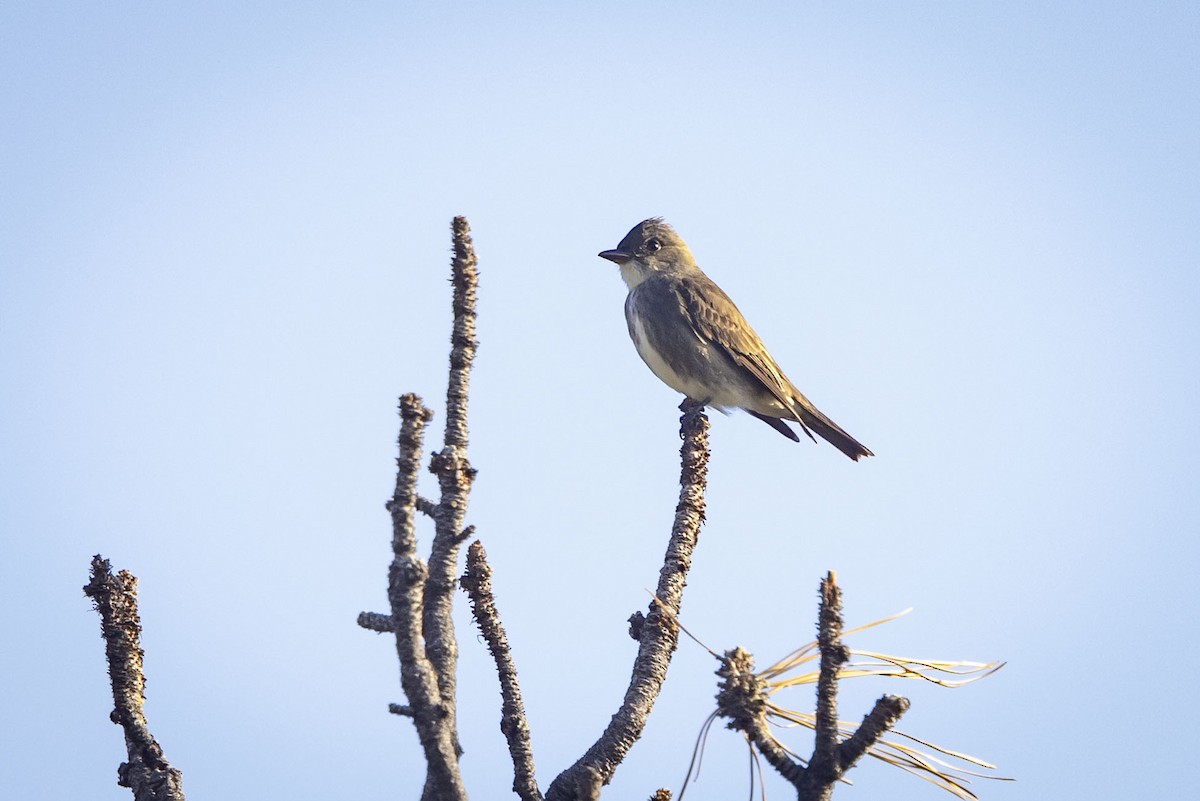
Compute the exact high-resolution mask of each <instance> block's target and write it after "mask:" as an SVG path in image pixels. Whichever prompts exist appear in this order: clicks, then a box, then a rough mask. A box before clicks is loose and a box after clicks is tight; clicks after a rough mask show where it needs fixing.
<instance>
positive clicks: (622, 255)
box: [597, 217, 699, 289]
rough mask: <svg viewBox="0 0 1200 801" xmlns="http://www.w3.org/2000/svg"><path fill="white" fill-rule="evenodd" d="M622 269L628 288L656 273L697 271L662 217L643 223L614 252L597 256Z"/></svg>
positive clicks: (605, 251)
mask: <svg viewBox="0 0 1200 801" xmlns="http://www.w3.org/2000/svg"><path fill="white" fill-rule="evenodd" d="M597 255H599V256H600V258H602V259H608V260H609V261H611V262H614V263H616V264H617V265H618V266H619V267H620V268H621V277H622V278H623V279H625V283H626V284H627V285H628V286H629V288H630V289H634V288H635V287H636V286H637V285H638V284H640V283H642V282H643V281H645V280H646V279H647V278H649V277H650V276H652V275H655V274H656V273H663V274H668V275H669V274H672V273H686V272H690V271H693V270H697V269H699V268H698V267H696V260H695V259H694V258H692V252H691V251H690V250H688V246H687V243H686V242H684V241H683V239H681V238H680V236H679V234H677V233H675V229H674V228H672V227H671V226H669V225H667V224H666V223H665V222H663V220H662V218H661V217H652V218H651V219H649V220H642V221H641V222H640V223H638V224H637V225H635V226H633V229H632V230H631V231H630V232H629V233H627V234H626V235H625V238H624V239H622V240H621V244H619V245H617V246H616V248H614V249H613V250H603V251H601V252H600V253H599V254H597Z"/></svg>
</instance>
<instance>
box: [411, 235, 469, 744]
mask: <svg viewBox="0 0 1200 801" xmlns="http://www.w3.org/2000/svg"><path fill="white" fill-rule="evenodd" d="M451 228H452V231H453V240H454V258H453V259H452V261H451V265H450V271H451V278H450V280H451V283H452V284H453V286H454V298H453V301H452V305H453V311H454V327H453V330H452V333H451V336H450V377H449V381H448V383H447V387H446V432H445V437H444V447H443V448H442V450H441V451H439V452H437V453H435V454H434V457H433V460H432V462H431V464H430V470H431V471H432V472H433V473H434V474H436V475H437V478H438V485H439V487H440V488H441V498H440V500H439V501H438V503H437V506H436V507H435V508H434V509H433V510H432V517H433V520H434V536H433V545H432V547H431V548H430V552H429V575H428V578H427V579H426V581H425V598H424V613H423V620H422V626H423V628H422V630H423V632H424V635H425V647H426V650H427V652H428V654H429V660H430V662H431V663H432V664H433V668H434V670H435V672H436V674H437V681H438V690H439V692H440V693H441V696H442V699H443V701H444V702H445V703H444V707H443V714H445V715H446V717H447V724H448V726H449V729H450V730H451V731H455V732H456V731H457V728H456V725H455V705H454V694H455V684H456V671H457V665H458V643H457V641H456V640H455V637H454V620H453V617H452V615H451V609H452V607H453V603H454V591H455V587H456V584H457V581H456V579H457V578H458V548H459V545H461V544H462V542H463V539H464V537H463V533H462V532H463V517H464V515H465V514H466V511H467V496H468V494H469V493H470V490H471V482H472V481H473V480H474V478H475V470H474V469H473V468H472V467H471V465H470V463H469V462H468V461H467V396H468V391H469V387H470V377H471V363H472V361H473V360H474V358H475V350H476V348H477V347H478V343H477V342H476V341H475V296H476V291H477V288H478V283H479V274H478V271H477V269H476V260H475V248H474V245H472V243H471V229H470V226H469V225H467V220H466V218H465V217H455V218H454V221H453V223H452V225H451ZM455 749H456V750H457V751H458V753H460V754H461V753H462V748H461V747H460V746H459V745H458V741H457V734H456V735H455Z"/></svg>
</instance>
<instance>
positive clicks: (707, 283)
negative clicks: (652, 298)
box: [675, 276, 792, 409]
mask: <svg viewBox="0 0 1200 801" xmlns="http://www.w3.org/2000/svg"><path fill="white" fill-rule="evenodd" d="M675 291H676V293H677V295H678V296H679V301H680V306H681V307H682V308H683V310H684V311H685V312H686V314H687V315H688V318H689V320H690V322H691V324H692V329H693V330H694V331H695V332H696V335H697V336H699V337H700V339H702V340H704V341H706V342H712V343H714V344H715V345H717V346H718V347H720V348H721V349H722V350H724V351H725V352H726V353H728V354H729V356H730V358H731V359H733V362H734V364H736V365H737V366H739V367H741V368H742V369H744V370H746V371H747V372H748V373H750V375H752V376H754V377H755V378H756V379H758V380H759V382H760V383H762V385H763V387H764V388H766V389H767V390H768V391H770V393H771V394H772V395H774V396H775V398H776V399H777V400H778V401H779V402H780V403H781V404H782V405H783V408H785V409H791V408H792V396H791V382H790V381H788V380H787V378H785V377H784V375H783V371H781V370H780V369H779V365H777V364H775V360H774V359H772V358H771V354H770V353H767V349H766V348H765V347H763V344H762V340H760V339H759V338H758V335H757V334H755V333H754V329H752V328H751V327H750V324H749V323H747V322H746V319H745V318H744V317H743V316H742V313H741V312H740V311H739V310H738V307H737V306H735V305H734V303H733V301H732V300H730V299H729V296H728V295H726V294H725V292H724V291H722V289H721V288H720V287H719V286H717V285H716V284H715V283H714V282H713V281H712V280H711V279H709V278H708V277H707V276H700V277H698V278H691V279H689V280H688V281H680V282H678V283H677V284H676V285H675Z"/></svg>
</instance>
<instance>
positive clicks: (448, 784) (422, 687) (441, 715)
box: [387, 394, 466, 801]
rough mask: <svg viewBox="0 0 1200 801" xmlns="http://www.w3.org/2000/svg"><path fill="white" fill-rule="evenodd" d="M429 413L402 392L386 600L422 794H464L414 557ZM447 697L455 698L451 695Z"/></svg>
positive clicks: (421, 567) (428, 800) (428, 798)
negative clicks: (425, 632) (418, 754)
mask: <svg viewBox="0 0 1200 801" xmlns="http://www.w3.org/2000/svg"><path fill="white" fill-rule="evenodd" d="M432 416H433V413H432V412H431V411H430V410H429V409H426V408H425V407H424V405H422V403H421V399H420V398H419V397H417V396H416V395H413V394H407V395H404V396H402V397H401V398H400V421H401V422H400V456H399V458H398V459H397V460H396V466H397V470H396V489H395V493H394V494H393V496H392V500H391V501H390V502H389V503H388V505H387V506H388V511H390V512H391V513H392V552H393V559H392V564H391V567H390V568H389V570H388V601H389V603H390V604H391V608H392V615H391V620H392V626H393V629H394V631H395V634H396V654H397V656H398V657H399V659H400V686H401V687H402V688H403V690H404V695H405V696H406V697H407V698H408V701H409V705H410V709H411V715H412V719H413V725H414V726H415V727H416V729H417V737H418V739H420V741H421V746H422V748H423V749H424V752H425V762H426V766H427V768H428V773H427V774H426V777H425V789H424V791H423V793H422V798H423V799H425V801H432V799H435V798H437V799H451V798H459V799H465V798H466V789H465V788H464V786H463V783H462V775H461V773H460V772H459V768H458V753H459V752H458V748H457V745H458V737H457V735H456V734H455V731H454V728H453V717H452V716H450V715H447V714H446V708H447V701H446V699H445V698H444V697H443V696H442V693H441V689H440V687H439V682H438V675H437V671H436V669H435V667H434V665H433V664H432V662H431V660H430V659H429V657H428V655H427V654H426V651H425V638H424V637H423V636H422V608H423V591H424V589H425V582H426V578H427V576H428V570H427V569H426V567H425V564H424V563H423V562H422V561H421V560H420V559H419V558H418V557H417V555H416V549H417V537H416V530H415V517H416V514H417V510H416V497H417V474H418V472H419V471H420V459H421V447H422V441H423V439H424V432H425V426H426V425H428V423H429V420H430V418H431V417H432ZM450 703H451V704H452V703H453V701H452V699H451V701H450Z"/></svg>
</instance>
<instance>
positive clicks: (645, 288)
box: [597, 217, 875, 461]
mask: <svg viewBox="0 0 1200 801" xmlns="http://www.w3.org/2000/svg"><path fill="white" fill-rule="evenodd" d="M597 255H599V256H600V257H601V258H603V259H607V260H609V261H611V262H613V263H615V264H616V265H617V266H618V267H620V269H621V278H622V279H624V281H625V284H626V286H628V288H629V295H628V297H626V298H625V322H626V323H627V324H628V326H629V337H630V338H631V339H632V340H633V344H634V346H635V347H636V348H637V352H638V355H640V356H641V357H642V361H644V362H645V363H646V365H647V366H648V367H649V368H650V370H651V371H652V372H653V373H654V374H655V375H656V376H658V378H659V379H660V380H661V381H662V382H663V383H664V384H666V385H667V386H669V387H671V388H672V389H674V390H675V391H677V392H682V393H683V394H684V395H686V396H687V397H688V398H691V399H692V400H694V401H697V402H699V403H700V404H702V405H704V406H711V407H713V408H715V409H718V410H720V411H722V412H725V411H727V410H728V409H733V408H740V409H742V410H744V411H746V412H748V413H749V414H751V415H753V416H754V417H757V418H758V419H759V420H762V421H763V422H764V423H766V424H767V425H769V426H771V428H773V429H775V430H776V431H778V432H779V433H780V434H782V435H783V436H785V437H787V438H788V439H791V440H793V441H795V442H799V441H800V438H799V437H798V436H797V435H796V432H795V431H793V430H792V429H791V427H789V426H788V425H787V423H785V422H784V421H785V420H789V421H793V422H796V423H799V424H800V428H801V429H802V430H803V431H804V433H805V434H807V435H808V437H809V439H811V440H813V442H816V437H814V436H813V432H814V431H815V432H816V433H817V434H818V435H820V436H821V438H822V439H824V440H825V441H827V442H828V443H830V444H831V445H833V446H834V447H835V448H837V449H838V450H839V451H841V452H842V453H844V454H846V456H849V457H850V458H851V459H853V460H854V461H858V460H859V458H861V457H863V456H874V455H875V454H873V453H872V452H871V451H870V450H868V449H867V448H866V446H864V445H863V444H862V443H861V442H859V441H858V440H856V439H855V438H854V437H852V436H850V435H849V434H847V433H846V432H845V431H843V430H842V428H841V427H840V426H839V425H838V424H837V423H835V422H833V421H832V420H830V419H829V418H828V417H826V416H825V415H824V414H823V413H822V412H821V411H820V410H819V409H817V407H816V406H814V405H813V404H812V402H811V401H809V399H808V398H806V397H804V395H802V394H801V393H800V390H798V389H796V387H795V385H794V384H792V382H791V381H790V380H789V379H788V377H787V376H786V375H784V373H783V370H781V369H780V368H779V365H778V364H776V363H775V359H774V358H772V356H771V354H770V353H768V352H767V348H766V346H765V345H764V344H763V342H762V340H761V339H759V337H758V334H756V333H755V332H754V329H753V328H751V327H750V324H749V323H747V322H746V318H745V317H743V316H742V313H741V311H739V310H738V307H737V306H736V305H735V304H734V302H733V301H732V300H730V299H729V296H728V295H726V294H725V292H724V291H722V290H721V288H720V287H719V286H717V284H716V283H715V282H714V281H713V280H712V279H711V278H709V277H708V276H707V275H705V274H704V272H703V271H702V270H701V269H700V267H699V266H698V265H697V264H696V260H695V258H694V257H693V256H692V252H691V250H689V249H688V246H687V244H686V243H685V242H684V241H683V239H682V238H681V237H680V236H679V234H677V233H675V229H674V228H672V227H671V226H670V225H668V224H667V223H666V222H664V221H663V219H662V218H661V217H652V218H650V219H648V220H643V221H642V222H640V223H638V224H637V225H635V226H634V227H633V228H632V229H631V230H630V231H629V233H628V234H626V235H625V238H624V239H622V240H621V242H620V244H618V245H617V246H616V248H614V249H612V250H604V251H601V252H600V253H599V254H597Z"/></svg>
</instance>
